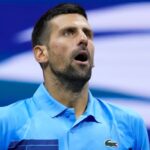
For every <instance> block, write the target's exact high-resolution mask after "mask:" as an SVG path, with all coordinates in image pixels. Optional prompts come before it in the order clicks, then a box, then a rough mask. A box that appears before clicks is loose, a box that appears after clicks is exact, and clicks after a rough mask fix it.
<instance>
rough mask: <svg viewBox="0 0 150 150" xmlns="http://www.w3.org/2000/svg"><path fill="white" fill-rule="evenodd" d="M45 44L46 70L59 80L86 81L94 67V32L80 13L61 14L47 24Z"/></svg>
mask: <svg viewBox="0 0 150 150" xmlns="http://www.w3.org/2000/svg"><path fill="white" fill-rule="evenodd" d="M49 24H50V30H51V33H50V38H49V41H48V44H47V47H48V57H49V58H48V59H49V68H50V70H51V72H52V73H53V74H55V75H56V76H58V77H61V78H64V79H69V80H85V81H88V80H89V79H90V77H91V70H92V67H93V55H94V46H93V33H92V31H91V28H90V26H89V24H88V22H87V20H86V19H85V18H84V17H83V16H82V15H79V14H63V15H59V16H56V17H54V18H53V19H52V20H51V21H50V22H49Z"/></svg>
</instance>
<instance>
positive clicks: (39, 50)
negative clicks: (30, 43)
mask: <svg viewBox="0 0 150 150" xmlns="http://www.w3.org/2000/svg"><path fill="white" fill-rule="evenodd" d="M33 51H34V57H35V59H36V61H37V62H39V63H46V62H48V51H47V47H46V46H44V45H36V46H35V47H34V48H33Z"/></svg>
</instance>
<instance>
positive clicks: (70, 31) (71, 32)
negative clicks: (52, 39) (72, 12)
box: [63, 28, 75, 37]
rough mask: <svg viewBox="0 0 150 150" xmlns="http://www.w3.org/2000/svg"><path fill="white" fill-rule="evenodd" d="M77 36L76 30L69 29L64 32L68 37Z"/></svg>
mask: <svg viewBox="0 0 150 150" xmlns="http://www.w3.org/2000/svg"><path fill="white" fill-rule="evenodd" d="M74 34H75V30H74V29H72V28H69V29H66V30H65V31H64V32H63V35H64V36H66V37H68V36H73V35H74Z"/></svg>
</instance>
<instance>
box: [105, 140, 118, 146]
mask: <svg viewBox="0 0 150 150" xmlns="http://www.w3.org/2000/svg"><path fill="white" fill-rule="evenodd" d="M105 146H107V147H116V148H117V147H118V143H117V142H115V141H113V140H110V139H109V140H106V141H105Z"/></svg>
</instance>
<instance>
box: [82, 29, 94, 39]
mask: <svg viewBox="0 0 150 150" xmlns="http://www.w3.org/2000/svg"><path fill="white" fill-rule="evenodd" d="M84 33H85V34H86V36H87V37H88V38H89V39H93V32H92V31H91V30H87V29H85V30H84Z"/></svg>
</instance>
